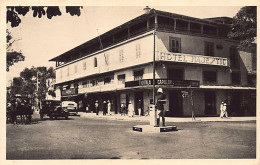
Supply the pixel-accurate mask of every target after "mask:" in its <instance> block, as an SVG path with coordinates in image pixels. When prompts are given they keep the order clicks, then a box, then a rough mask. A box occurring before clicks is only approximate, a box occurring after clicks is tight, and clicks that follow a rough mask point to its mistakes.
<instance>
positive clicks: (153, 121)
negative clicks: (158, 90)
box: [150, 14, 158, 126]
mask: <svg viewBox="0 0 260 165" xmlns="http://www.w3.org/2000/svg"><path fill="white" fill-rule="evenodd" d="M157 26H158V24H157V15H156V14H155V19H154V32H153V105H152V113H151V116H150V125H151V126H156V120H157V110H156V108H155V48H156V45H155V38H156V30H157Z"/></svg>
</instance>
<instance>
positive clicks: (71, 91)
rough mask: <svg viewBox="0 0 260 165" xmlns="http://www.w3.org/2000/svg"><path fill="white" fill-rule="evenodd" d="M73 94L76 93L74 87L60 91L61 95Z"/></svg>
mask: <svg viewBox="0 0 260 165" xmlns="http://www.w3.org/2000/svg"><path fill="white" fill-rule="evenodd" d="M75 94H77V92H76V88H71V89H67V90H62V91H61V95H62V96H68V95H75Z"/></svg>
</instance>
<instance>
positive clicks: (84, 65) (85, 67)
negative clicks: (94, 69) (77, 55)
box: [83, 62, 87, 70]
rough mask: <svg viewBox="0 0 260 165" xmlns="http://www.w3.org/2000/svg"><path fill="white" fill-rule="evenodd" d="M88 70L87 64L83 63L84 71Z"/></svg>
mask: <svg viewBox="0 0 260 165" xmlns="http://www.w3.org/2000/svg"><path fill="white" fill-rule="evenodd" d="M86 69H87V63H86V62H83V70H86Z"/></svg>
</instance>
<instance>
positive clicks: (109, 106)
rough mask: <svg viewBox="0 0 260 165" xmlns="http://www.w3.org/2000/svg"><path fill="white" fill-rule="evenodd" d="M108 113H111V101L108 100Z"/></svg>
mask: <svg viewBox="0 0 260 165" xmlns="http://www.w3.org/2000/svg"><path fill="white" fill-rule="evenodd" d="M107 114H108V115H111V102H110V101H109V100H107Z"/></svg>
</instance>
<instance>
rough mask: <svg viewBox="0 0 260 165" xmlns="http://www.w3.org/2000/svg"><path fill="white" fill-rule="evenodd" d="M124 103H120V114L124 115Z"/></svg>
mask: <svg viewBox="0 0 260 165" xmlns="http://www.w3.org/2000/svg"><path fill="white" fill-rule="evenodd" d="M125 109H126V107H125V104H124V103H121V116H122V115H124V116H125Z"/></svg>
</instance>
